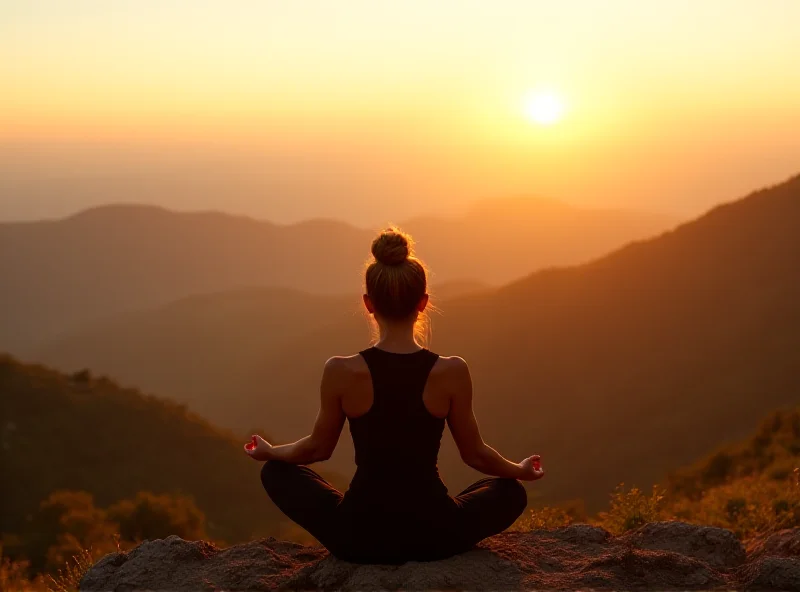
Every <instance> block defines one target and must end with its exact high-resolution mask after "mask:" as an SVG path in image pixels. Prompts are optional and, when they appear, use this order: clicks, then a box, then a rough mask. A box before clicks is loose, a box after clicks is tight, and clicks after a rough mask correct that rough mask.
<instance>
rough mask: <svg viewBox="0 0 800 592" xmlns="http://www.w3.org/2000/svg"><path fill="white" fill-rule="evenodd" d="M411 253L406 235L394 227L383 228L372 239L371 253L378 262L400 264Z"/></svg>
mask: <svg viewBox="0 0 800 592" xmlns="http://www.w3.org/2000/svg"><path fill="white" fill-rule="evenodd" d="M410 253H411V246H410V245H409V239H408V237H407V236H406V235H405V234H403V233H402V232H400V231H399V230H397V229H396V228H388V229H387V230H384V231H383V232H382V233H381V234H380V235H379V236H378V238H376V239H375V240H374V241H372V255H373V257H375V260H376V261H377V262H378V263H383V264H384V265H400V264H401V263H403V262H404V261H406V260H407V259H408V256H409V254H410Z"/></svg>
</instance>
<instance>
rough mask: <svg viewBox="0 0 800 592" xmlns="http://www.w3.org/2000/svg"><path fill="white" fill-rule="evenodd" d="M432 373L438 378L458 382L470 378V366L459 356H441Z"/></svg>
mask: <svg viewBox="0 0 800 592" xmlns="http://www.w3.org/2000/svg"><path fill="white" fill-rule="evenodd" d="M431 373H432V374H435V375H436V376H437V378H441V379H443V380H445V381H447V382H451V381H452V382H453V383H457V384H460V383H461V382H463V381H464V380H469V366H468V365H467V362H466V360H464V358H461V357H459V356H439V359H438V360H437V361H436V365H435V366H434V367H433V370H432V372H431Z"/></svg>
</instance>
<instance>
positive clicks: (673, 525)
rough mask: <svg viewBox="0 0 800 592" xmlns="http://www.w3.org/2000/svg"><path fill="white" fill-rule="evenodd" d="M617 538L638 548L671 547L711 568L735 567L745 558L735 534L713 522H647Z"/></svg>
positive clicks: (670, 548)
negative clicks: (714, 524) (716, 525)
mask: <svg viewBox="0 0 800 592" xmlns="http://www.w3.org/2000/svg"><path fill="white" fill-rule="evenodd" d="M620 540H621V541H623V542H626V543H629V544H631V545H632V546H634V547H636V548H638V549H650V550H659V551H674V552H675V553H679V554H681V555H685V556H687V557H693V558H694V559H699V560H700V561H703V562H705V563H708V564H709V565H711V566H712V567H715V568H721V567H736V566H737V565H741V564H742V563H744V561H745V558H746V554H745V550H744V547H743V546H742V543H740V542H739V539H737V538H736V535H735V534H733V533H732V532H731V531H730V530H725V529H724V528H716V527H713V526H698V525H696V524H687V523H685V522H651V523H650V524H645V525H644V526H642V527H640V528H638V529H637V530H634V531H633V532H631V533H629V534H626V535H625V536H623V537H621V538H620Z"/></svg>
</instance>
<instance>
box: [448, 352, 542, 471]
mask: <svg viewBox="0 0 800 592" xmlns="http://www.w3.org/2000/svg"><path fill="white" fill-rule="evenodd" d="M452 362H453V364H454V365H453V368H452V384H453V391H452V396H451V400H450V412H449V413H448V415H447V423H448V425H449V426H450V431H451V432H452V434H453V439H454V440H455V442H456V446H458V451H459V452H460V453H461V458H462V459H463V461H464V462H465V463H466V464H467V465H469V466H470V467H472V468H473V469H475V470H476V471H480V472H481V473H484V474H486V475H491V476H494V477H506V478H511V479H524V480H528V481H533V480H536V479H540V478H541V477H542V476H544V471H542V470H540V469H538V470H537V469H534V467H533V462H534V460H538V458H539V457H538V456H537V455H534V456H531V457H529V458H526V459H525V460H523V461H522V462H520V463H515V462H511V461H510V460H507V459H506V458H505V457H503V455H501V454H500V453H499V452H497V451H496V450H495V449H494V448H492V447H491V446H489V445H488V444H486V442H484V441H483V438H482V437H481V433H480V430H479V428H478V422H477V420H476V419H475V413H474V411H473V409H472V376H470V373H469V367H468V366H467V363H466V362H465V361H464V360H462V359H461V358H453V360H452Z"/></svg>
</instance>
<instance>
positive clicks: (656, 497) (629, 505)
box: [596, 483, 664, 534]
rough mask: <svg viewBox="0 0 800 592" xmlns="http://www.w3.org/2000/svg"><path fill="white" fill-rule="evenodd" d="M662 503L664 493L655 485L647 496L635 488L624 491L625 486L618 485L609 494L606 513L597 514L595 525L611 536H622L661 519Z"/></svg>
mask: <svg viewBox="0 0 800 592" xmlns="http://www.w3.org/2000/svg"><path fill="white" fill-rule="evenodd" d="M663 502H664V491H663V490H662V489H659V488H658V487H657V486H655V485H654V486H653V491H652V493H651V494H650V495H647V494H645V493H643V492H642V491H641V490H640V489H639V488H637V487H633V488H631V489H630V490H629V491H625V484H624V483H620V484H619V485H618V486H617V488H616V489H615V490H614V493H612V494H611V504H610V508H609V510H608V512H601V513H600V514H598V516H597V520H596V523H597V525H598V526H602V527H603V528H605V529H606V530H608V531H609V532H611V533H613V534H622V533H624V532H627V531H629V530H633V529H634V528H638V527H639V526H641V525H643V524H647V523H648V522H655V521H657V520H661V519H663V509H662V506H663Z"/></svg>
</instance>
